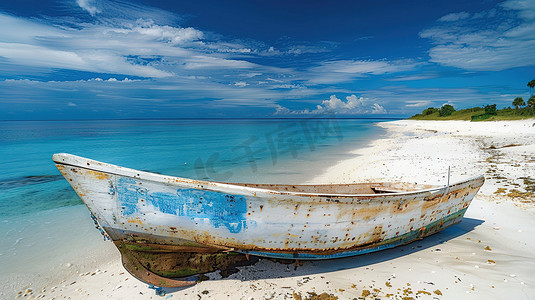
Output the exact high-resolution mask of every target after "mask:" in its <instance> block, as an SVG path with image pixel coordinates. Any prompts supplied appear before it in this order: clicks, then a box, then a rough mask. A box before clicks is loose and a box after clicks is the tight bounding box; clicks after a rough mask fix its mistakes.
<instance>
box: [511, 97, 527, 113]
mask: <svg viewBox="0 0 535 300" xmlns="http://www.w3.org/2000/svg"><path fill="white" fill-rule="evenodd" d="M524 105H526V102H524V99H522V97H516V98H515V100H513V106H514V107H515V109H517V110H518V107H519V106H524Z"/></svg>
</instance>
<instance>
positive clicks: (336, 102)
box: [275, 95, 387, 115]
mask: <svg viewBox="0 0 535 300" xmlns="http://www.w3.org/2000/svg"><path fill="white" fill-rule="evenodd" d="M371 102H372V101H371V99H367V98H363V97H357V96H356V95H351V96H347V97H346V101H344V100H341V99H339V98H337V97H336V95H331V97H330V98H329V100H323V101H322V102H321V104H319V105H317V106H316V109H314V110H308V109H304V110H290V109H288V108H286V107H283V106H280V105H278V106H277V107H276V112H275V115H309V114H335V115H338V114H341V115H357V114H386V113H387V112H386V110H385V108H384V107H383V106H381V105H379V104H378V103H371Z"/></svg>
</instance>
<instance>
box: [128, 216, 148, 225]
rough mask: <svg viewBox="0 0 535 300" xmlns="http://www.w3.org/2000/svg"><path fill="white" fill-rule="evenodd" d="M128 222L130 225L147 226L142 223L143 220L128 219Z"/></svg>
mask: <svg viewBox="0 0 535 300" xmlns="http://www.w3.org/2000/svg"><path fill="white" fill-rule="evenodd" d="M127 222H128V223H135V224H139V225H145V224H143V222H141V220H140V219H139V218H135V219H128V220H127Z"/></svg>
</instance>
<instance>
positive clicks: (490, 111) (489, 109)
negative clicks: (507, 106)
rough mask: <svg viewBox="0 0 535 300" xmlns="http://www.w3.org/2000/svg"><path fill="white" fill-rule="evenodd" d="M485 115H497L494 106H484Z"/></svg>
mask: <svg viewBox="0 0 535 300" xmlns="http://www.w3.org/2000/svg"><path fill="white" fill-rule="evenodd" d="M485 114H486V115H492V116H495V115H497V114H498V113H497V112H496V104H489V105H486V106H485Z"/></svg>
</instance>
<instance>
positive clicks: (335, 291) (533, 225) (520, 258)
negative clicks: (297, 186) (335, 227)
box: [8, 120, 535, 299]
mask: <svg viewBox="0 0 535 300" xmlns="http://www.w3.org/2000/svg"><path fill="white" fill-rule="evenodd" d="M534 123H535V120H525V121H500V122H480V123H471V122H465V121H406V120H404V121H394V122H386V123H379V124H378V126H381V127H384V128H386V129H387V133H386V134H385V135H384V136H382V137H379V138H378V139H377V140H376V141H374V142H373V143H372V144H371V145H369V147H366V148H362V149H357V150H355V151H352V152H351V155H352V158H350V159H347V160H344V161H340V162H339V163H337V164H336V165H334V166H332V167H330V168H329V169H327V170H326V171H325V172H324V173H323V174H321V175H320V176H318V177H316V178H314V179H312V180H311V181H310V182H308V183H345V182H354V181H400V180H402V181H408V182H417V183H431V184H446V182H447V180H448V178H447V177H448V176H447V172H448V166H450V167H451V181H452V182H455V181H458V180H461V179H465V178H469V177H472V176H476V175H479V174H485V175H486V177H487V181H486V183H485V185H484V186H483V188H482V189H481V191H480V193H479V194H478V195H477V196H476V198H475V199H474V201H473V202H472V204H471V206H470V207H469V209H468V211H467V213H466V215H465V218H464V219H463V221H462V222H461V223H460V224H458V225H455V226H453V227H450V228H448V229H446V230H444V231H442V232H440V233H437V234H435V235H433V236H430V237H427V238H425V239H423V240H421V241H417V242H414V243H411V244H409V245H405V246H401V247H397V248H394V249H390V250H385V251H380V252H376V253H372V254H368V255H361V256H356V257H352V258H345V259H337V260H329V261H316V262H302V264H301V265H299V266H297V268H296V269H294V266H293V265H283V264H278V263H274V262H272V261H270V260H266V259H261V260H260V261H259V262H258V263H256V264H255V265H252V266H248V267H242V268H240V271H239V272H238V273H235V274H233V275H231V276H230V277H228V278H221V277H220V276H219V275H218V273H217V272H216V273H212V274H209V277H210V280H207V281H203V282H200V283H198V284H196V285H195V286H193V287H189V288H181V289H164V292H165V295H164V296H158V295H156V293H155V291H154V290H152V289H149V287H148V286H147V285H146V284H144V283H142V282H140V281H138V280H136V279H135V278H133V277H132V276H130V275H129V274H128V273H127V272H126V271H125V270H124V268H123V267H122V266H121V263H120V256H119V253H118V251H117V250H116V249H115V247H114V246H113V244H112V243H110V242H103V241H100V239H98V232H97V231H96V230H94V232H93V233H92V234H94V236H92V237H91V238H93V239H94V240H95V241H97V240H98V242H95V243H98V246H99V251H102V253H106V255H105V256H104V257H103V258H102V259H100V260H96V261H91V262H88V261H84V256H80V257H78V258H77V259H73V260H72V261H66V262H64V263H63V264H64V265H65V267H66V268H70V270H71V271H70V273H69V274H71V275H69V276H67V277H65V278H56V277H54V276H51V277H50V279H49V280H48V281H47V282H46V283H45V284H34V285H32V284H28V286H26V287H24V288H22V289H19V290H18V291H14V292H15V293H16V292H20V294H19V296H18V297H20V298H45V299H51V298H54V299H65V298H66V299H170V298H172V299H294V297H298V296H302V297H303V299H305V298H307V297H310V296H311V295H312V294H311V293H316V294H318V295H319V294H322V293H326V294H329V295H333V296H336V297H338V298H339V299H354V298H357V299H374V298H380V299H403V297H408V298H405V299H411V297H412V298H413V299H533V298H535V276H533V274H532V273H533V271H534V270H535V251H534V250H533V249H535V198H534V196H533V194H530V193H529V191H530V190H531V191H532V189H533V188H534V184H535V182H532V180H535V126H534ZM326 294H324V296H325V295H326ZM8 295H9V294H8ZM11 295H14V294H13V293H12V294H11Z"/></svg>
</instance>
